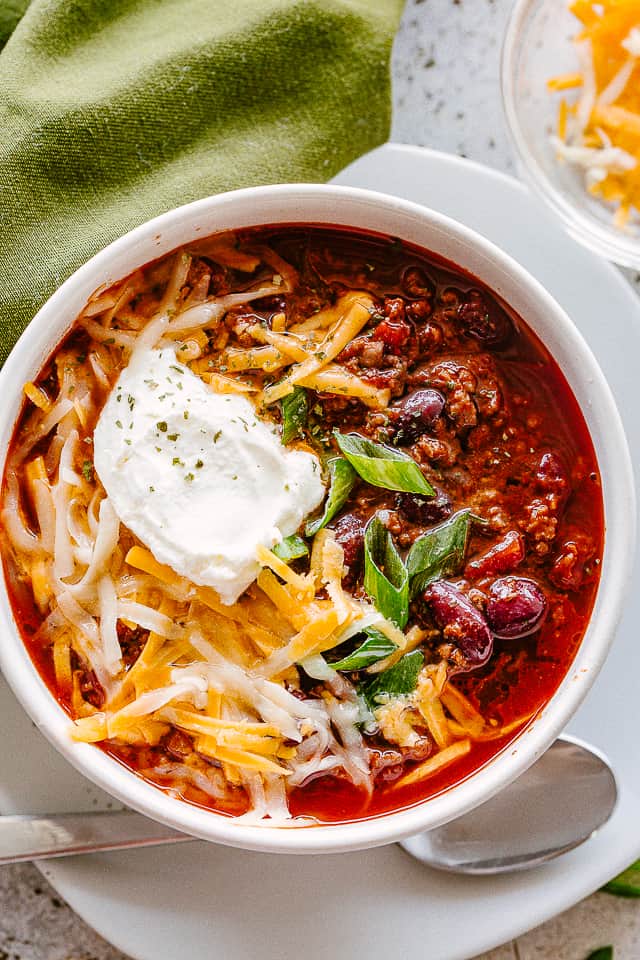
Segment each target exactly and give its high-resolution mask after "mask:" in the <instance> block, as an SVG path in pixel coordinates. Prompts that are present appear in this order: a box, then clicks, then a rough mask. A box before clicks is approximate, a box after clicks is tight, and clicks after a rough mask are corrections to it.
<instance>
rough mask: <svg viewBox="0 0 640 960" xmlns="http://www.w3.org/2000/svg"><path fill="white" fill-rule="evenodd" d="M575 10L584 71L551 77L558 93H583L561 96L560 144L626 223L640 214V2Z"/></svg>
mask: <svg viewBox="0 0 640 960" xmlns="http://www.w3.org/2000/svg"><path fill="white" fill-rule="evenodd" d="M570 10H571V12H572V13H573V14H574V15H575V17H576V18H577V19H578V20H579V21H580V23H581V25H582V29H581V31H580V32H579V33H578V34H577V36H576V37H575V38H574V45H575V49H576V53H577V55H578V59H579V61H580V65H581V69H580V70H578V71H575V72H572V73H567V74H562V75H560V76H556V77H552V78H551V79H550V80H549V81H548V82H547V86H548V88H549V90H550V91H552V92H560V93H564V92H565V91H570V90H575V91H576V92H577V96H576V99H575V100H574V101H573V102H571V103H570V102H569V101H567V99H566V98H565V97H564V96H563V97H562V99H561V100H560V104H559V108H558V119H557V136H556V137H553V138H552V142H553V144H554V146H555V148H556V153H557V156H558V159H559V160H561V161H564V162H566V163H569V164H571V165H573V166H575V167H576V168H578V169H581V170H583V171H584V178H585V187H586V189H587V190H588V191H589V193H591V194H592V195H593V196H594V197H598V198H599V199H601V200H604V201H606V202H607V203H609V204H611V205H612V207H613V208H614V222H615V224H616V226H618V227H621V228H623V227H624V226H625V225H626V224H627V223H628V222H629V220H630V219H633V220H638V218H639V217H640V9H639V7H638V3H637V0H599V2H595V0H576V2H574V3H573V4H571V6H570Z"/></svg>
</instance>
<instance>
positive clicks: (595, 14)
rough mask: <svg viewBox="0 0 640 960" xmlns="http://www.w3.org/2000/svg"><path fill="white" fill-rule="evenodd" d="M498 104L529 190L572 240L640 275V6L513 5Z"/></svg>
mask: <svg viewBox="0 0 640 960" xmlns="http://www.w3.org/2000/svg"><path fill="white" fill-rule="evenodd" d="M503 96H504V103H505V112H506V116H507V121H508V125H509V128H510V132H511V135H512V137H513V141H514V144H515V146H516V149H517V152H518V158H519V161H520V165H521V169H522V172H523V174H524V176H525V177H526V178H527V180H528V181H529V183H530V185H531V186H533V187H534V188H535V189H536V191H537V192H538V194H539V195H541V196H542V197H543V198H544V199H545V200H546V201H547V203H549V205H550V206H551V207H552V208H553V209H554V210H555V211H556V213H557V214H559V215H560V217H561V218H562V220H563V221H564V224H565V226H566V227H567V229H568V230H569V232H570V233H571V234H572V235H573V236H574V237H575V238H576V239H578V240H580V241H581V242H582V243H584V244H585V245H586V246H588V247H590V248H591V249H592V250H595V251H596V252H597V253H599V254H601V255H603V256H605V257H607V258H608V259H610V260H612V261H614V262H616V263H620V264H622V265H625V266H631V267H636V268H637V267H640V4H639V3H638V0H599V2H598V0H573V2H570V3H564V2H558V0H519V2H517V3H516V4H515V7H514V10H513V13H512V17H511V20H510V22H509V25H508V27H507V34H506V38H505V46H504V53H503Z"/></svg>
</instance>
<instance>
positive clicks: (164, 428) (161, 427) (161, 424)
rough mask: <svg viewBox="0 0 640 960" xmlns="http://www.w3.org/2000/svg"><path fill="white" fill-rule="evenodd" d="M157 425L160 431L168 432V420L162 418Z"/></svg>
mask: <svg viewBox="0 0 640 960" xmlns="http://www.w3.org/2000/svg"><path fill="white" fill-rule="evenodd" d="M156 427H157V428H158V430H159V431H160V433H166V432H167V422H166V420H160V422H159V423H156Z"/></svg>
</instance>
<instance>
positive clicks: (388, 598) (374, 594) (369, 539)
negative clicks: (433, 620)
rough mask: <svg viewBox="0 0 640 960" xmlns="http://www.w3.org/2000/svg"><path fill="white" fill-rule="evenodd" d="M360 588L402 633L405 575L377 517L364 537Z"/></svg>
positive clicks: (406, 601)
mask: <svg viewBox="0 0 640 960" xmlns="http://www.w3.org/2000/svg"><path fill="white" fill-rule="evenodd" d="M364 588H365V590H366V591H367V593H368V594H369V596H370V597H371V599H372V600H373V602H374V604H375V607H376V609H377V610H379V611H380V613H381V614H382V616H383V617H386V618H387V620H393V622H394V623H396V624H397V625H398V626H399V627H400V629H402V628H403V627H404V626H405V624H406V622H407V620H408V619H409V574H408V573H407V569H406V567H405V565H404V563H403V562H402V558H401V557H400V554H399V553H398V551H397V550H396V547H395V544H394V542H393V540H392V539H391V534H390V533H389V531H388V530H387V529H386V527H385V526H384V524H383V523H382V521H381V520H380V518H379V517H378V516H377V515H376V516H375V517H373V518H372V519H371V520H370V521H369V523H368V524H367V529H366V530H365V533H364Z"/></svg>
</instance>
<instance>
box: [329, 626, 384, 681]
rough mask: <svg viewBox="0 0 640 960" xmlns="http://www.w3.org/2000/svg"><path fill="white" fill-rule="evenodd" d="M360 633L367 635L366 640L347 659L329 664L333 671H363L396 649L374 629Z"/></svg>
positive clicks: (368, 628) (370, 628)
mask: <svg viewBox="0 0 640 960" xmlns="http://www.w3.org/2000/svg"><path fill="white" fill-rule="evenodd" d="M362 632H363V633H365V634H366V635H367V639H366V640H364V641H363V642H362V643H361V644H360V646H359V647H358V648H357V649H356V650H354V651H353V653H350V654H349V656H348V657H343V658H342V660H338V662H337V663H332V664H330V666H331V667H333V669H334V670H343V671H344V670H347V671H350V670H364V668H365V667H369V666H371V664H372V663H377V662H378V660H384V659H385V658H386V657H388V656H390V655H391V654H392V653H393V652H394V650H397V649H398V647H397V646H396V644H395V643H394V642H393V640H390V639H389V637H387V636H385V634H384V633H382V632H381V631H380V630H376V629H375V627H367V628H366V629H365V630H363V631H362Z"/></svg>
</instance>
